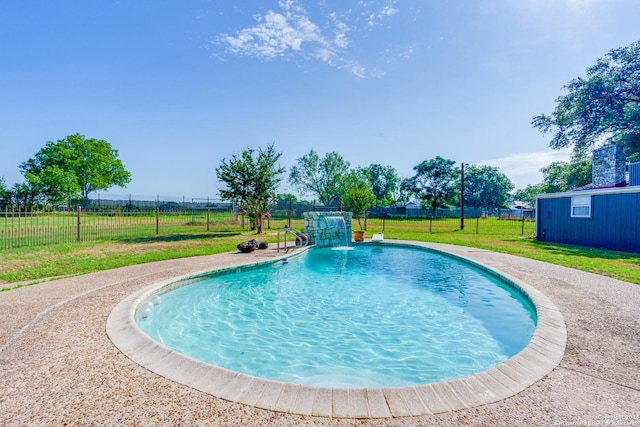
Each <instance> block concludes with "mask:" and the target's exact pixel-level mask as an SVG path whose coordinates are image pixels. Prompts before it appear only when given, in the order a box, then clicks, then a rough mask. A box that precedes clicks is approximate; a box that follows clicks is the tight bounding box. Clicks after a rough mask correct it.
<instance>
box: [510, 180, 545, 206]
mask: <svg viewBox="0 0 640 427" xmlns="http://www.w3.org/2000/svg"><path fill="white" fill-rule="evenodd" d="M542 193H544V184H542V183H540V184H533V185H532V184H529V185H527V186H526V187H525V188H523V189H521V190H517V191H516V192H515V193H514V195H513V198H514V200H519V201H521V202H525V203H527V204H528V205H529V206H531V207H535V206H536V196H537V195H538V194H542Z"/></svg>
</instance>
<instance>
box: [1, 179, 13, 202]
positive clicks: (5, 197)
mask: <svg viewBox="0 0 640 427" xmlns="http://www.w3.org/2000/svg"><path fill="white" fill-rule="evenodd" d="M10 202H11V191H9V189H8V188H7V184H6V183H5V181H4V177H3V176H0V207H2V208H4V207H6V206H7V205H8V204H10Z"/></svg>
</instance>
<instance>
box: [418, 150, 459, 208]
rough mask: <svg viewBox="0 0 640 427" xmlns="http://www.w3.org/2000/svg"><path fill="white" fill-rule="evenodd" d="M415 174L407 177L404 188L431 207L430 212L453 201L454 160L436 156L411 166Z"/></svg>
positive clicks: (454, 185) (455, 177) (456, 174)
mask: <svg viewBox="0 0 640 427" xmlns="http://www.w3.org/2000/svg"><path fill="white" fill-rule="evenodd" d="M413 170H415V171H416V174H415V175H414V176H413V177H412V178H409V181H408V182H407V183H406V184H405V185H406V188H407V189H408V190H409V191H410V192H411V193H412V194H413V195H414V196H415V197H416V198H418V199H419V200H420V201H421V202H422V203H424V204H425V205H426V206H428V207H429V208H430V209H431V212H432V214H434V213H435V211H436V210H437V209H438V208H440V207H445V206H448V205H450V204H451V203H453V201H454V199H455V196H456V191H457V185H456V181H457V180H458V174H459V172H458V170H457V169H456V168H455V161H453V160H448V159H444V158H442V157H440V156H436V158H435V159H432V160H425V161H423V162H422V163H420V164H419V165H417V166H414V167H413Z"/></svg>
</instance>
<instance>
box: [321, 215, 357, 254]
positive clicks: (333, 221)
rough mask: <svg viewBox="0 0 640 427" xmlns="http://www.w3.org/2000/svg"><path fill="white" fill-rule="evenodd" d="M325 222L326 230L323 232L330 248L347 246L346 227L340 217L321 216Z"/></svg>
mask: <svg viewBox="0 0 640 427" xmlns="http://www.w3.org/2000/svg"><path fill="white" fill-rule="evenodd" d="M322 218H323V219H324V220H325V221H326V222H327V228H326V230H325V231H324V232H325V233H327V237H328V239H329V241H330V242H331V246H332V247H345V246H349V240H350V239H349V236H347V225H346V223H345V220H344V218H343V217H341V216H323V217H322Z"/></svg>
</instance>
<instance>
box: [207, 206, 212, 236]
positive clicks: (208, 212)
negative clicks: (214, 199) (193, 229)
mask: <svg viewBox="0 0 640 427" xmlns="http://www.w3.org/2000/svg"><path fill="white" fill-rule="evenodd" d="M210 215H211V208H208V209H207V231H209V217H210Z"/></svg>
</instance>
